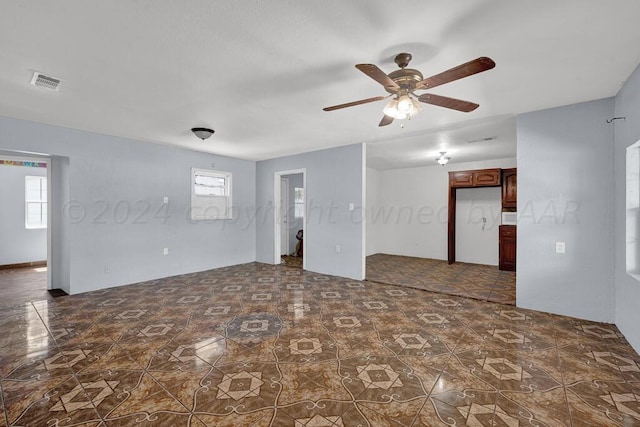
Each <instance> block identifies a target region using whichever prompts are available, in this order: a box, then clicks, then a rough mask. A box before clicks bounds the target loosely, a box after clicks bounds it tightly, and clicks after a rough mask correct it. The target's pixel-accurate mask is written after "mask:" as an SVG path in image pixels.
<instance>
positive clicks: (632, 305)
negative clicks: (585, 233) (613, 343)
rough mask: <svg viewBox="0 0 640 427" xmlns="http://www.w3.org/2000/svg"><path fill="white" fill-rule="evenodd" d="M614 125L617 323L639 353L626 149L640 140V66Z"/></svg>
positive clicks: (639, 291) (638, 285)
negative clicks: (629, 260)
mask: <svg viewBox="0 0 640 427" xmlns="http://www.w3.org/2000/svg"><path fill="white" fill-rule="evenodd" d="M615 115H616V116H624V117H626V120H624V121H616V122H614V123H615V124H614V125H613V126H614V128H615V168H614V171H615V183H616V191H615V217H614V218H615V221H614V223H615V242H616V247H615V255H616V265H615V285H616V286H615V295H616V325H617V326H618V327H619V328H620V330H621V331H622V333H623V334H624V335H625V337H626V338H627V340H628V341H629V342H630V343H631V345H632V346H633V347H634V348H635V349H636V351H638V352H640V328H638V325H640V309H639V308H638V307H639V306H640V282H638V281H637V280H636V279H634V278H633V277H631V276H629V275H628V274H627V272H626V265H625V260H626V253H625V250H626V249H625V248H626V245H625V243H626V230H625V223H626V187H625V182H626V177H625V169H626V164H625V154H626V153H625V151H626V148H627V147H628V146H629V145H631V144H634V143H635V142H637V141H638V140H640V69H636V71H635V72H634V73H633V74H632V75H631V77H629V79H628V80H627V82H626V83H625V85H624V86H623V88H622V90H620V92H619V93H618V95H617V96H616V109H615Z"/></svg>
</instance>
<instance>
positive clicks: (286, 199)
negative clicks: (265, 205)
mask: <svg viewBox="0 0 640 427" xmlns="http://www.w3.org/2000/svg"><path fill="white" fill-rule="evenodd" d="M283 182H284V183H285V186H286V187H287V191H286V193H285V195H284V197H282V194H280V200H282V199H284V209H282V207H280V209H279V210H278V211H277V212H278V217H279V218H280V219H282V213H283V212H285V214H284V215H285V218H286V223H287V225H288V224H289V218H288V216H287V215H288V214H289V178H285V177H280V190H281V191H280V192H281V193H282V183H283ZM280 224H282V221H280ZM287 228H288V227H287ZM286 235H287V239H286V241H284V242H283V241H282V225H281V226H280V255H281V256H282V252H284V253H285V254H286V255H289V233H288V232H287V233H286Z"/></svg>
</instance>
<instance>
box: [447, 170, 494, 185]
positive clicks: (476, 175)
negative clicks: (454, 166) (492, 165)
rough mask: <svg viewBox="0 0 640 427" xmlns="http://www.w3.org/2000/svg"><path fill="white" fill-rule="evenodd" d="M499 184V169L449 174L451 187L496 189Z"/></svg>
mask: <svg viewBox="0 0 640 427" xmlns="http://www.w3.org/2000/svg"><path fill="white" fill-rule="evenodd" d="M500 182H501V181H500V169H478V170H470V171H457V172H449V185H450V186H451V187H496V186H499V185H500Z"/></svg>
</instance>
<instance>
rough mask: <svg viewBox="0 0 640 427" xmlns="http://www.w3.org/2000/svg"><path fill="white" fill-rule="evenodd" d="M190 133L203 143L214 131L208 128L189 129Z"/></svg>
mask: <svg viewBox="0 0 640 427" xmlns="http://www.w3.org/2000/svg"><path fill="white" fill-rule="evenodd" d="M191 132H193V134H194V135H195V136H197V137H198V138H200V139H201V140H203V141H204V140H205V139H208V138H210V137H211V135H213V133H214V132H215V131H214V130H213V129H209V128H191Z"/></svg>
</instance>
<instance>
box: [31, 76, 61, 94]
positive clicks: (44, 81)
mask: <svg viewBox="0 0 640 427" xmlns="http://www.w3.org/2000/svg"><path fill="white" fill-rule="evenodd" d="M31 84H32V85H34V86H38V87H43V88H45V89H49V90H53V91H56V92H57V91H58V90H59V85H60V80H59V79H56V78H55V77H51V76H45V75H44V74H42V73H40V72H38V71H35V72H34V73H33V77H31Z"/></svg>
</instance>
